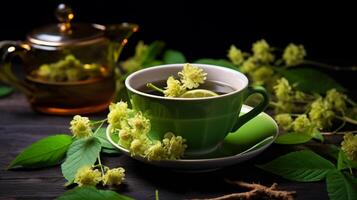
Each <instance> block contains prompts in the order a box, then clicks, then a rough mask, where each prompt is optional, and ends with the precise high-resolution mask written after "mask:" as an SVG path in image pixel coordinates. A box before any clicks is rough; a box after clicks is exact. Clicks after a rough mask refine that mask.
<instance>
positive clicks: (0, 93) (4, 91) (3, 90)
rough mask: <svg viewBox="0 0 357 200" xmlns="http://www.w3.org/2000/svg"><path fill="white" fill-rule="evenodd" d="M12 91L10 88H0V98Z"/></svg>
mask: <svg viewBox="0 0 357 200" xmlns="http://www.w3.org/2000/svg"><path fill="white" fill-rule="evenodd" d="M13 91H14V89H13V88H11V87H6V86H0V98H1V97H5V96H7V95H9V94H11V93H12V92H13Z"/></svg>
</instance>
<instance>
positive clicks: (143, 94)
mask: <svg viewBox="0 0 357 200" xmlns="http://www.w3.org/2000/svg"><path fill="white" fill-rule="evenodd" d="M184 64H185V63H176V64H165V65H157V66H153V67H149V68H145V69H141V70H138V71H136V72H134V73H132V74H130V75H129V76H128V77H127V78H126V79H125V87H126V88H127V89H128V90H130V91H131V92H133V93H136V94H139V95H141V96H145V97H149V98H154V99H162V100H172V101H202V100H210V99H219V98H224V97H228V96H232V95H235V94H237V93H240V92H241V91H243V90H244V89H246V88H247V87H248V84H249V80H248V78H247V76H246V75H244V74H243V73H241V72H239V71H236V70H233V69H230V68H227V67H222V66H218V65H209V64H200V63H192V64H193V65H198V66H204V67H212V68H219V69H220V70H225V71H229V72H233V73H236V74H239V75H240V76H241V77H242V79H243V80H244V84H245V85H244V86H243V87H242V88H240V89H237V90H234V91H233V92H230V93H227V94H222V95H218V96H212V97H199V98H182V97H164V96H158V95H152V94H147V93H145V92H141V91H139V90H137V89H134V88H133V87H131V85H130V84H129V81H130V79H132V78H133V77H134V76H136V75H138V74H141V73H145V72H147V71H151V70H154V69H160V68H167V67H177V66H183V65H184ZM190 64H191V63H190Z"/></svg>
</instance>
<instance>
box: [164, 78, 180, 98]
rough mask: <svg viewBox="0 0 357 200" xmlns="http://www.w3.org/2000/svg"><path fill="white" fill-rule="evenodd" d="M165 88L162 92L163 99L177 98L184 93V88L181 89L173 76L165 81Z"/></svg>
mask: <svg viewBox="0 0 357 200" xmlns="http://www.w3.org/2000/svg"><path fill="white" fill-rule="evenodd" d="M166 83H167V87H166V88H165V90H164V94H165V97H178V96H180V95H181V94H183V93H184V92H185V88H184V87H182V85H181V83H180V81H179V80H176V79H175V78H174V77H173V76H170V77H169V78H168V79H167V82H166Z"/></svg>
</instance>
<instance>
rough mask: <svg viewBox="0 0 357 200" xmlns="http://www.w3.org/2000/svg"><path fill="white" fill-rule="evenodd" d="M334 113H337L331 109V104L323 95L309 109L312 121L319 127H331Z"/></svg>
mask: <svg viewBox="0 0 357 200" xmlns="http://www.w3.org/2000/svg"><path fill="white" fill-rule="evenodd" d="M334 114H335V113H334V112H333V111H332V110H331V104H330V103H328V102H327V101H325V100H324V99H322V98H321V97H320V98H318V99H316V100H315V101H314V102H312V104H311V108H310V111H309V117H310V119H311V121H312V122H313V123H314V124H315V125H316V126H317V128H319V129H323V128H328V127H330V126H331V125H332V119H333V117H334Z"/></svg>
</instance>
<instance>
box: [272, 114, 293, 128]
mask: <svg viewBox="0 0 357 200" xmlns="http://www.w3.org/2000/svg"><path fill="white" fill-rule="evenodd" d="M275 120H276V122H277V123H278V124H279V126H280V127H281V128H282V129H283V130H286V131H289V130H290V129H291V127H292V125H293V118H292V117H291V115H290V114H288V113H284V114H278V115H275Z"/></svg>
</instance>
